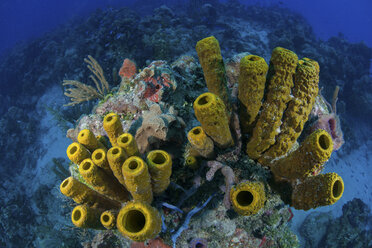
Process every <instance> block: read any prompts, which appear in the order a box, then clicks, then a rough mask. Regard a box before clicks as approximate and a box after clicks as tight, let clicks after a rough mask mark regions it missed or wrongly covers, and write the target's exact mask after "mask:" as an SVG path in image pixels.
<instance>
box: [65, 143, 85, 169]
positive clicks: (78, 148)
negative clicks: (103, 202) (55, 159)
mask: <svg viewBox="0 0 372 248" xmlns="http://www.w3.org/2000/svg"><path fill="white" fill-rule="evenodd" d="M66 153H67V157H68V158H69V159H70V160H71V161H72V162H73V163H75V164H80V163H81V161H83V160H84V159H86V158H90V152H89V151H88V149H87V148H85V147H84V146H83V145H82V144H80V143H77V142H74V143H72V144H71V145H69V146H68V147H67V150H66Z"/></svg>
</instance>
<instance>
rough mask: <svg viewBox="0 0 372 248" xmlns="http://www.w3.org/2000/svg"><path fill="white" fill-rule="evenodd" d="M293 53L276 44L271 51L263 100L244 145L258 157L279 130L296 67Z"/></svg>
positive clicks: (251, 156)
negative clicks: (249, 135)
mask: <svg viewBox="0 0 372 248" xmlns="http://www.w3.org/2000/svg"><path fill="white" fill-rule="evenodd" d="M297 61H298V58H297V55H296V54H295V53H293V52H292V51H290V50H287V49H284V48H282V47H277V48H275V49H274V50H273V53H272V55H271V60H270V68H269V73H268V74H269V79H268V81H269V85H268V87H267V91H268V92H267V94H266V99H265V102H264V104H263V106H262V108H261V114H260V116H259V117H258V120H257V123H256V126H255V128H254V129H253V133H252V138H251V140H250V141H249V142H248V144H247V154H248V156H249V157H250V158H252V159H258V158H259V157H261V154H262V153H263V152H264V151H266V150H267V149H268V148H269V147H270V146H271V145H273V144H274V143H275V141H276V140H275V137H276V135H277V134H278V133H279V132H280V125H281V119H282V117H283V112H284V110H285V109H286V108H287V103H288V102H289V100H290V99H291V96H290V94H291V88H292V87H293V79H292V78H293V75H294V73H295V70H296V66H297Z"/></svg>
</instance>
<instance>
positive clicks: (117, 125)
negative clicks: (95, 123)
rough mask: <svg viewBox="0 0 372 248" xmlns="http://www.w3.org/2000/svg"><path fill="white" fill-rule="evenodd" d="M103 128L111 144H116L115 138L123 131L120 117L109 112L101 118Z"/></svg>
mask: <svg viewBox="0 0 372 248" xmlns="http://www.w3.org/2000/svg"><path fill="white" fill-rule="evenodd" d="M103 128H104V129H105V131H106V133H107V136H108V137H109V139H110V143H111V145H112V146H117V143H116V139H117V138H118V137H119V136H120V135H121V134H122V133H123V126H122V125H121V122H120V117H119V116H118V115H117V114H115V113H110V114H107V115H106V116H105V118H104V119H103Z"/></svg>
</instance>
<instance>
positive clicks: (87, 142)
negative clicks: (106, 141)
mask: <svg viewBox="0 0 372 248" xmlns="http://www.w3.org/2000/svg"><path fill="white" fill-rule="evenodd" d="M77 140H78V142H79V143H80V144H82V145H84V146H85V147H86V148H87V149H88V150H89V151H90V152H93V151H94V150H96V149H98V148H102V149H106V147H105V146H104V145H103V144H102V143H101V142H100V141H98V140H97V138H96V136H94V133H93V132H92V131H90V130H89V129H83V130H81V131H80V132H79V135H78V137H77Z"/></svg>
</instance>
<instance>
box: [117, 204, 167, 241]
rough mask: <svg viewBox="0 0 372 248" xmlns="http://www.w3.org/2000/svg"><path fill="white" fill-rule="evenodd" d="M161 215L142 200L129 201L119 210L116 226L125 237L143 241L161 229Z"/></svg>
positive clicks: (155, 234) (152, 236)
mask: <svg viewBox="0 0 372 248" xmlns="http://www.w3.org/2000/svg"><path fill="white" fill-rule="evenodd" d="M161 224H162V222H161V216H160V213H159V211H158V210H157V209H155V208H153V207H151V206H150V205H149V204H147V203H144V202H129V203H127V204H126V205H125V206H124V207H123V208H122V209H121V210H120V212H119V214H118V217H117V222H116V226H117V228H118V230H119V231H120V232H121V233H122V234H123V235H124V236H125V237H127V238H129V239H131V240H134V241H145V240H147V239H152V238H155V237H156V236H157V235H158V234H159V233H160V230H161Z"/></svg>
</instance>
